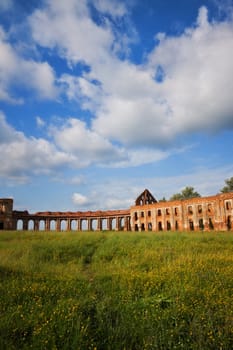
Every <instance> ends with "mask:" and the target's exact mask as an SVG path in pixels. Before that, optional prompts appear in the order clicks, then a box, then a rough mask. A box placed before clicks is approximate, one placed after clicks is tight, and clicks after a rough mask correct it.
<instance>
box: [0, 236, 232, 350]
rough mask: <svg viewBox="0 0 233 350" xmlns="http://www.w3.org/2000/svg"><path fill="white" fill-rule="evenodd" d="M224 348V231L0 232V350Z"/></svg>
mask: <svg viewBox="0 0 233 350" xmlns="http://www.w3.org/2000/svg"><path fill="white" fill-rule="evenodd" d="M232 346H233V234H232V233H216V232H215V233H172V232H170V233H159V234H158V233H151V232H150V233H124V232H121V233H112V232H93V233H91V232H81V233H77V232H70V233H55V232H53V233H51V232H48V233H47V232H43V233H42V232H40V233H38V232H37V233H36V232H1V233H0V349H1V350H2V349H3V350H11V349H17V350H18V349H20V350H22V349H33V350H36V349H41V350H45V349H62V350H64V349H65V350H66V349H67V350H73V349H75V350H79V349H80V350H89V349H93V350H94V349H96V350H104V349H109V350H123V349H125V350H143V349H164V350H168V349H188V350H190V349H200V350H207V349H213V350H217V349H219V350H223V349H224V350H229V349H232Z"/></svg>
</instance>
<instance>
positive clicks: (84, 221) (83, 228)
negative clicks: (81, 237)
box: [81, 219, 88, 231]
mask: <svg viewBox="0 0 233 350" xmlns="http://www.w3.org/2000/svg"><path fill="white" fill-rule="evenodd" d="M87 230H88V222H87V219H82V221H81V231H87Z"/></svg>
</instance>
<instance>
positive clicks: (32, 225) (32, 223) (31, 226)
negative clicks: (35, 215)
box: [28, 219, 35, 231]
mask: <svg viewBox="0 0 233 350" xmlns="http://www.w3.org/2000/svg"><path fill="white" fill-rule="evenodd" d="M28 230H30V231H34V230H35V221H34V220H33V219H30V220H29V221H28Z"/></svg>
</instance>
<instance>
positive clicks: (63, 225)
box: [61, 220, 67, 231]
mask: <svg viewBox="0 0 233 350" xmlns="http://www.w3.org/2000/svg"><path fill="white" fill-rule="evenodd" d="M66 230H67V222H66V220H62V221H61V231H66Z"/></svg>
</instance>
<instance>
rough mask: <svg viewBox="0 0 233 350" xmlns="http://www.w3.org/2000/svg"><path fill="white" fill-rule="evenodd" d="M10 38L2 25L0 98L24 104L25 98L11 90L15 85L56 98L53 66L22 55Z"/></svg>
mask: <svg viewBox="0 0 233 350" xmlns="http://www.w3.org/2000/svg"><path fill="white" fill-rule="evenodd" d="M9 40H10V39H9V37H8V35H7V33H6V32H5V31H4V30H3V28H2V27H0V52H1V55H0V74H1V81H0V100H3V101H6V102H9V103H15V104H22V103H23V98H22V97H15V96H14V94H13V93H12V91H11V90H12V89H14V88H15V87H18V88H20V89H22V88H24V89H26V90H33V91H34V92H35V94H36V96H37V97H39V98H46V99H51V98H55V97H56V95H57V88H56V86H55V73H54V71H53V68H52V67H51V66H50V65H49V64H48V63H47V62H37V61H34V60H32V59H25V58H23V57H21V56H20V55H19V54H18V53H17V50H16V48H14V46H13V45H12V44H11V43H10V42H9ZM19 67H20V69H19Z"/></svg>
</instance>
